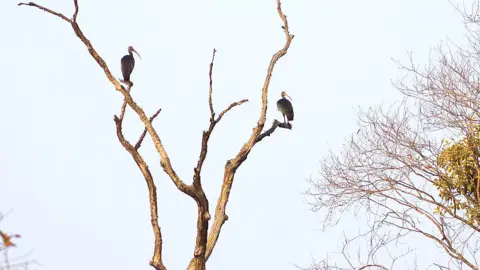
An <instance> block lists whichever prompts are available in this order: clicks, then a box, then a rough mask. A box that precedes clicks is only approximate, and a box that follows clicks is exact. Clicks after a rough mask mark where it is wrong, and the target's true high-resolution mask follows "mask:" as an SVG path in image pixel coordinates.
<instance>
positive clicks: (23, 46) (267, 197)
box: [0, 0, 464, 270]
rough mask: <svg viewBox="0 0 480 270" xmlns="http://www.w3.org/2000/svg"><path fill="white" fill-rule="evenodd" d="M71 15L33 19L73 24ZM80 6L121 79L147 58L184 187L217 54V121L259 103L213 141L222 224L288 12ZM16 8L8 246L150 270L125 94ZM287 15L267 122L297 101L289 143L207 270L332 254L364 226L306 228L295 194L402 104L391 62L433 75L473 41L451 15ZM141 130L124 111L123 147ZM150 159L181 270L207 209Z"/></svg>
mask: <svg viewBox="0 0 480 270" xmlns="http://www.w3.org/2000/svg"><path fill="white" fill-rule="evenodd" d="M72 2H73V1H65V0H62V1H59V0H55V1H54V0H43V1H42V2H37V3H38V4H43V5H46V6H48V7H50V8H52V9H54V10H56V11H59V12H62V13H64V14H65V15H66V16H67V17H71V16H72V11H73V4H72ZM79 3H80V13H79V17H78V22H79V24H80V25H81V27H82V30H83V32H84V34H85V35H86V36H87V37H88V38H89V39H90V41H91V42H92V43H93V45H94V46H95V48H96V49H97V51H98V52H99V53H100V54H101V56H102V57H103V58H104V60H105V61H106V62H107V64H108V65H109V67H110V69H111V70H112V72H114V75H115V76H116V77H120V74H121V72H120V58H121V57H122V56H123V55H125V54H126V53H127V47H128V46H129V45H132V46H134V47H135V48H136V49H137V51H138V52H139V53H140V54H141V56H142V58H143V59H142V60H139V59H138V58H137V62H136V66H135V70H134V71H133V74H132V80H133V81H134V82H135V86H134V88H133V90H132V91H133V92H132V95H133V97H134V98H135V100H136V101H137V102H138V103H139V104H140V105H141V106H142V107H143V109H144V110H145V111H146V112H147V113H148V114H152V113H153V112H154V111H155V110H156V109H157V108H158V107H161V108H162V109H163V111H162V113H161V114H160V116H159V117H158V118H157V120H156V122H155V125H154V126H155V127H156V128H157V131H158V133H159V135H160V136H161V138H162V141H163V143H164V146H165V148H166V150H167V151H168V153H169V156H170V159H171V161H172V165H173V166H174V168H175V170H176V171H177V173H178V174H179V175H180V177H182V179H183V180H184V181H186V182H188V183H190V181H191V179H192V172H193V168H194V166H195V164H196V160H197V157H198V153H199V149H200V139H201V132H202V130H203V129H205V128H207V125H208V117H209V115H208V103H207V98H208V65H209V62H210V58H211V53H212V49H213V48H216V49H217V50H218V52H217V58H216V63H215V68H214V106H215V108H216V110H217V112H219V111H220V110H223V109H224V108H225V107H226V106H228V104H230V103H231V102H233V101H237V100H240V99H243V98H249V99H250V102H249V103H247V104H244V105H242V106H241V107H239V108H236V109H234V110H233V111H231V112H230V113H229V114H228V115H227V116H226V117H224V119H223V121H222V122H221V123H220V124H219V125H218V126H217V129H216V130H215V132H214V134H213V136H212V138H211V144H210V150H209V155H208V157H207V160H206V163H205V166H204V169H203V178H202V179H203V184H204V188H205V191H206V193H207V196H208V198H209V200H210V203H211V206H210V208H211V209H212V210H211V213H212V216H213V213H214V212H213V211H214V209H215V204H216V201H217V198H218V194H219V191H220V186H221V181H222V176H223V166H224V164H225V161H226V160H228V159H230V158H232V157H233V156H234V155H235V154H236V153H237V151H238V150H239V149H240V147H241V146H242V145H243V144H244V143H245V142H246V140H247V139H248V137H249V136H250V135H251V132H252V128H253V127H254V125H255V124H256V121H257V119H258V114H259V110H260V105H261V103H260V89H261V87H262V85H263V81H264V79H265V72H266V68H267V66H268V63H269V61H270V58H271V55H272V54H273V53H275V52H276V51H277V50H278V49H279V48H281V47H282V46H283V44H284V34H283V32H282V29H281V28H280V27H281V25H282V24H281V20H280V19H279V17H278V15H277V12H276V1H275V0H243V1H220V0H203V1H195V0H176V1H148V0H137V1H127V0H103V1H94V0H79ZM455 3H461V1H457V2H455ZM16 4H17V2H16V1H12V0H2V1H0V13H1V16H0V33H1V36H2V41H1V43H0V44H1V45H0V46H1V51H2V52H3V54H2V61H3V64H2V66H1V67H0V71H1V74H2V91H1V93H2V101H3V102H2V103H3V104H2V106H1V107H0V115H1V122H2V125H1V126H0V191H1V192H0V194H1V195H0V210H3V211H6V210H9V209H14V212H13V213H12V214H11V215H10V216H9V217H8V219H6V220H5V221H4V222H3V223H2V225H1V226H2V227H1V228H2V229H3V230H5V231H6V232H11V233H20V234H22V236H23V238H22V239H21V240H18V241H17V244H18V245H19V247H18V248H17V250H16V251H15V253H14V254H15V255H21V254H23V253H25V252H27V251H29V250H30V249H34V253H33V254H32V255H30V258H32V259H36V260H38V261H40V262H41V263H42V264H43V267H41V268H33V269H48V270H65V269H69V270H84V269H99V270H100V269H117V270H130V269H142V270H143V269H145V270H146V269H152V268H151V267H150V266H149V265H148V262H149V260H150V258H151V256H152V253H153V240H154V239H153V233H152V229H151V225H150V216H149V205H148V196H147V187H146V184H145V181H144V179H143V178H142V176H141V173H140V171H139V170H138V168H137V167H136V165H135V163H134V161H133V159H132V158H131V156H130V155H129V154H128V153H127V152H126V151H125V150H124V148H123V147H122V146H121V145H120V143H119V142H118V140H117V137H116V134H115V125H114V122H113V115H114V114H117V113H118V112H119V110H120V106H121V102H122V98H121V94H120V93H118V92H116V91H115V90H114V88H113V86H112V85H111V83H110V82H109V81H108V80H107V79H106V77H105V75H104V73H103V71H102V70H101V69H100V68H99V67H98V65H97V63H96V62H95V61H94V60H93V59H92V58H91V56H90V55H89V53H88V52H87V50H86V48H85V47H84V45H83V44H82V43H81V42H80V40H79V39H78V38H77V37H76V36H75V34H74V33H73V30H72V28H71V27H70V26H69V25H68V24H67V23H65V22H64V21H62V20H60V19H58V18H56V17H53V16H51V15H49V14H46V13H44V12H41V11H39V10H37V9H33V8H30V7H17V5H16ZM283 10H284V12H285V14H286V15H287V16H288V19H289V24H290V28H291V29H290V30H291V33H292V34H294V35H295V38H294V40H293V43H292V45H291V48H290V50H289V53H288V54H287V55H286V56H285V57H284V58H282V59H281V60H280V61H279V62H278V64H277V66H276V69H275V73H274V76H273V78H272V82H271V85H270V96H269V109H268V116H267V122H268V124H270V123H271V121H272V120H273V119H275V118H277V119H282V118H281V114H280V113H279V112H278V111H277V109H276V105H275V102H276V100H277V99H278V98H279V97H280V92H281V91H282V90H286V91H287V93H289V94H290V96H291V97H292V99H293V106H294V109H295V121H294V122H293V130H291V131H289V130H277V132H275V134H274V136H272V137H269V138H266V139H265V140H264V141H262V142H261V143H260V144H258V145H257V146H256V147H255V148H254V149H253V151H252V153H251V154H250V156H249V159H248V160H247V161H246V162H245V163H244V164H243V165H242V167H241V168H240V169H239V171H238V173H237V174H236V178H235V182H234V185H233V190H232V194H231V197H230V202H229V204H228V208H227V214H228V215H229V217H230V219H229V220H228V221H227V223H226V224H225V225H224V227H223V231H222V233H221V236H220V239H219V242H218V244H217V247H216V249H215V250H214V252H213V254H212V256H211V258H210V260H209V261H208V265H207V267H208V269H228V270H241V269H259V270H260V269H277V270H288V269H295V267H294V266H292V264H299V265H302V266H307V265H308V264H310V263H311V260H312V258H316V259H323V258H324V257H325V256H326V255H327V253H328V252H335V251H338V250H339V248H340V247H341V237H342V235H343V234H342V230H350V231H352V230H353V231H355V229H356V226H358V224H359V223H361V221H357V222H346V223H342V224H343V225H342V226H344V227H339V228H336V230H330V231H327V232H321V231H319V229H320V228H321V223H320V220H321V218H322V217H321V216H320V215H321V213H313V212H311V211H310V210H309V206H308V205H307V204H306V203H305V198H304V197H303V195H302V194H301V192H303V191H305V190H306V189H307V188H308V183H307V181H306V179H308V178H310V177H316V176H317V172H318V169H319V162H318V161H319V160H320V159H322V158H323V157H324V156H325V155H326V154H327V153H328V150H329V149H330V148H332V149H333V150H339V149H340V147H341V146H342V143H343V141H344V139H345V138H346V137H347V136H349V135H350V134H351V133H352V132H355V131H356V130H357V126H356V112H355V110H356V108H358V107H359V106H360V107H363V108H368V107H369V106H372V105H377V104H380V103H384V104H388V103H391V102H393V101H395V100H397V99H398V98H399V96H400V95H399V94H398V92H397V91H396V90H395V89H394V88H393V87H392V86H391V80H393V79H395V78H397V77H398V76H402V75H403V74H404V72H403V71H400V70H398V67H397V65H396V64H395V63H394V62H393V61H392V59H391V58H394V59H399V60H403V61H405V60H407V51H413V52H414V53H413V55H414V57H415V59H416V62H417V63H419V64H423V63H425V62H426V61H427V60H428V53H429V50H430V48H432V47H433V46H436V45H437V44H438V43H440V42H441V41H442V40H445V39H446V38H447V37H448V38H450V39H452V40H454V41H462V39H463V34H464V28H463V24H462V21H461V17H460V16H459V14H458V13H457V12H456V11H455V10H454V9H453V7H452V6H451V4H450V3H449V2H448V1H447V0H440V1H439V0H422V1H419V0H389V1H385V0H367V1H358V0H348V1H322V0H285V1H284V2H283ZM142 130H143V128H142V124H141V122H140V120H139V119H138V117H137V116H136V115H134V113H133V112H132V111H131V110H127V113H126V120H125V123H124V131H125V133H126V136H127V137H128V138H129V139H131V140H135V139H136V138H137V136H138V135H139V134H140V132H141V131H142ZM141 153H142V154H143V155H144V157H145V158H146V159H147V160H148V162H149V166H150V168H151V170H152V173H153V174H154V177H155V182H156V184H157V189H158V196H159V216H160V220H159V222H160V225H161V228H162V232H163V239H164V248H163V250H164V263H165V265H166V266H167V268H168V269H185V268H186V267H187V265H188V262H189V260H190V259H191V257H192V254H193V248H194V244H195V233H196V224H195V222H196V205H195V203H194V201H193V200H192V199H191V198H189V197H187V196H185V195H183V194H182V193H180V192H179V191H177V190H176V188H175V186H174V185H173V183H172V181H171V180H170V179H169V178H168V177H167V176H166V175H165V174H164V172H163V170H162V169H161V167H160V165H159V162H158V161H159V157H158V155H157V152H156V151H155V149H154V148H153V145H152V143H151V140H150V138H149V137H147V139H146V141H145V143H144V146H143V147H142V149H141ZM412 245H413V246H417V247H420V243H412ZM425 252H426V253H424V254H427V253H428V252H430V253H431V254H432V256H435V254H438V252H439V251H438V250H437V249H436V248H435V247H433V246H432V247H431V248H430V249H429V250H428V251H425ZM430 253H429V254H430ZM431 258H433V257H431Z"/></svg>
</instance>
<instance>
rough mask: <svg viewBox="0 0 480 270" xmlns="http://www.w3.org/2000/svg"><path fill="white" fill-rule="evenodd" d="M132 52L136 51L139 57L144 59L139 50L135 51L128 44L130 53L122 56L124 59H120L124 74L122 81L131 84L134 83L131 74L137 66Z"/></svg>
mask: <svg viewBox="0 0 480 270" xmlns="http://www.w3.org/2000/svg"><path fill="white" fill-rule="evenodd" d="M132 52H135V53H136V54H137V55H138V57H140V59H142V57H141V56H140V54H138V52H137V51H135V49H134V48H133V47H132V46H128V54H127V55H125V56H124V57H122V60H121V61H120V62H121V68H122V74H123V81H122V82H123V83H126V84H130V85H131V84H132V82H131V81H130V74H132V71H133V68H134V67H135V58H133V53H132Z"/></svg>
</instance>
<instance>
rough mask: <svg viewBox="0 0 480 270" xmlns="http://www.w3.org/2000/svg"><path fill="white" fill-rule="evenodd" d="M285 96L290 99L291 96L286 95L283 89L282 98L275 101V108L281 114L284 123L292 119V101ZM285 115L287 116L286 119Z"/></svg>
mask: <svg viewBox="0 0 480 270" xmlns="http://www.w3.org/2000/svg"><path fill="white" fill-rule="evenodd" d="M285 96H287V97H288V98H289V99H290V100H292V98H291V97H290V96H289V95H287V93H286V92H285V91H283V92H282V98H281V99H279V100H278V101H277V108H278V110H279V111H280V112H281V113H282V114H283V122H284V123H285V124H289V121H293V106H292V103H291V102H290V101H289V100H288V99H286V98H285ZM285 116H286V117H287V118H286V121H285Z"/></svg>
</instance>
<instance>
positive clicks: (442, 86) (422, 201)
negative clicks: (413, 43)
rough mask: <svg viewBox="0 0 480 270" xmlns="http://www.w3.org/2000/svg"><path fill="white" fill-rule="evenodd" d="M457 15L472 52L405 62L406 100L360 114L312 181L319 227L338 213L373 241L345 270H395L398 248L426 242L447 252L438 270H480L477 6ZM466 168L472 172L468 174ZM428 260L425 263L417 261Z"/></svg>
mask: <svg viewBox="0 0 480 270" xmlns="http://www.w3.org/2000/svg"><path fill="white" fill-rule="evenodd" d="M458 10H459V11H460V12H461V14H462V15H463V18H464V19H465V26H466V30H467V31H466V32H467V33H468V40H469V45H468V46H467V47H466V48H460V47H458V46H455V44H453V43H451V42H450V43H448V45H447V46H446V48H445V46H438V47H437V48H436V49H435V50H434V51H433V52H432V55H431V57H430V61H429V63H428V64H427V65H426V67H424V68H419V67H418V66H417V65H415V64H414V61H413V60H412V56H411V55H410V63H409V64H408V65H403V64H400V66H401V67H402V68H403V69H404V70H405V71H406V73H407V74H409V75H410V77H408V76H407V77H406V78H404V79H401V80H398V81H397V82H396V83H395V84H394V85H395V87H396V88H397V89H398V90H399V91H400V92H401V93H402V94H403V95H404V99H403V100H402V101H401V102H399V103H397V104H394V105H392V106H391V107H389V108H387V109H386V108H385V107H381V106H377V107H375V108H371V109H369V110H367V111H364V110H362V111H360V112H359V125H360V129H359V130H358V132H356V133H355V134H354V135H352V137H351V138H349V139H348V140H347V142H346V144H345V145H344V148H343V151H341V152H340V153H334V152H330V154H329V155H328V156H327V157H326V158H325V159H324V160H323V161H322V162H321V169H320V177H319V178H318V179H313V180H312V181H311V189H310V190H309V192H308V193H309V195H310V196H309V198H311V199H312V200H311V201H310V202H311V204H312V206H313V209H314V210H315V211H318V210H325V213H326V215H325V219H324V226H325V227H324V228H326V227H328V226H333V225H335V224H337V222H338V221H339V220H340V217H341V215H342V214H343V213H344V211H353V212H354V213H355V214H357V215H358V216H362V217H363V218H364V219H365V220H366V225H367V231H366V232H365V234H363V235H361V237H363V238H364V239H367V240H369V241H366V242H367V246H369V250H370V251H371V253H369V254H368V255H366V256H365V257H364V261H361V260H357V261H359V264H357V265H353V264H352V263H351V259H352V258H351V257H346V261H345V264H344V265H346V266H345V268H342V269H362V267H363V268H365V267H367V266H369V265H372V264H376V265H382V267H384V268H382V267H380V268H381V269H387V268H386V267H387V266H388V267H390V269H391V268H393V264H392V262H394V261H395V260H396V259H397V258H398V257H401V256H403V255H404V253H402V252H399V251H398V250H397V251H396V252H397V253H395V255H393V257H388V256H385V254H390V252H389V250H390V249H394V248H395V247H396V246H397V241H399V239H409V240H414V239H416V241H419V239H423V240H425V241H427V242H428V243H431V244H433V245H435V246H437V247H440V248H441V249H442V250H443V251H444V252H440V253H439V255H438V257H436V258H431V259H432V261H431V266H433V267H435V268H437V269H462V268H467V269H478V268H479V263H478V261H477V260H478V258H479V257H478V256H479V253H478V250H479V248H480V246H479V239H480V238H479V237H478V234H477V233H478V232H480V227H479V223H478V222H475V219H472V215H471V214H469V212H468V211H469V210H472V209H473V210H480V205H479V204H478V201H479V199H480V193H479V192H475V190H479V188H478V187H480V185H478V181H480V174H479V173H478V172H479V170H477V168H479V167H478V164H479V160H480V159H479V158H480V156H479V155H478V153H479V151H478V150H479V149H480V144H479V140H478V132H474V130H476V129H478V124H479V122H478V120H479V119H480V99H479V94H480V84H479V82H480V73H479V72H480V70H479V67H480V59H479V55H480V46H479V45H480V32H479V31H478V30H480V28H479V26H480V17H479V16H478V15H479V14H480V13H479V4H478V2H476V3H475V4H474V5H473V6H472V9H471V10H469V11H468V12H467V11H466V9H463V10H460V9H458ZM406 79H409V80H408V81H406ZM468 138H475V139H468ZM443 139H448V140H449V141H451V142H452V143H453V145H457V146H458V145H459V143H460V142H463V141H465V140H467V141H468V142H472V143H471V144H465V145H468V146H469V147H464V148H462V149H461V151H460V150H459V149H460V148H459V147H457V148H456V150H455V151H456V152H455V151H454V152H451V151H453V150H452V149H453V148H449V147H450V146H451V144H449V145H446V144H445V140H443ZM467 148H468V151H467V150H466V149H467ZM449 151H450V152H449ZM462 151H463V152H462ZM467 152H468V153H467ZM466 153H467V154H466ZM445 158H447V159H448V162H445V161H444V159H445ZM453 161H455V162H453ZM467 161H469V162H470V163H473V165H472V166H471V167H466V166H465V163H466V162H467ZM470 163H469V164H470ZM449 166H450V167H449ZM451 166H453V167H451ZM452 168H453V169H452ZM467 170H468V171H471V172H470V173H469V176H468V177H467V176H465V172H466V171H467ZM475 170H476V171H475ZM460 176H461V177H460ZM459 179H463V180H462V181H463V182H460V180H459ZM462 185H463V186H462ZM462 190H463V191H462ZM467 191H468V192H467ZM468 196H469V197H468ZM372 239H376V242H373V240H372ZM375 243H376V244H375ZM378 243H380V246H377V245H378ZM410 246H411V247H412V248H414V247H415V244H414V243H411V242H410ZM381 250H383V252H384V253H383V254H384V255H382V256H381V255H379V253H381V252H382V251H381ZM407 253H410V252H407ZM438 258H442V260H443V261H444V262H445V263H444V264H442V263H440V262H439V259H438ZM428 259H430V258H425V257H422V261H423V262H425V261H426V260H428ZM327 261H328V260H327ZM323 263H324V265H332V264H329V263H328V262H326V261H323ZM313 268H314V267H313ZM317 269H322V268H317Z"/></svg>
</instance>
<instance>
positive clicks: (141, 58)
mask: <svg viewBox="0 0 480 270" xmlns="http://www.w3.org/2000/svg"><path fill="white" fill-rule="evenodd" d="M132 51H133V52H134V53H135V54H136V55H138V57H140V59H142V57H141V56H140V54H139V53H138V52H137V51H135V49H133V50H132Z"/></svg>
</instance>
